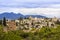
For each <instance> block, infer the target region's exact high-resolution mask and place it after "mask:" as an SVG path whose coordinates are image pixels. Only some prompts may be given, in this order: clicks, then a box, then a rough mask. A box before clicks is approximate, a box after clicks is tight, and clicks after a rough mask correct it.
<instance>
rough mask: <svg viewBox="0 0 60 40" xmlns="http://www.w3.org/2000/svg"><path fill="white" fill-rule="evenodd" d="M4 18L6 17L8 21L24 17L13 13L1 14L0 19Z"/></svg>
mask: <svg viewBox="0 0 60 40" xmlns="http://www.w3.org/2000/svg"><path fill="white" fill-rule="evenodd" d="M3 17H6V19H18V18H20V17H24V16H23V15H22V14H20V13H18V14H16V13H13V12H10V13H8V12H4V13H1V14H0V19H2V18H3Z"/></svg>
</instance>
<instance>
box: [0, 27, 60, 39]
mask: <svg viewBox="0 0 60 40" xmlns="http://www.w3.org/2000/svg"><path fill="white" fill-rule="evenodd" d="M0 40H60V26H58V27H57V28H48V27H43V28H41V29H40V30H38V31H36V32H34V33H32V32H23V31H22V30H16V31H8V32H3V31H2V26H0Z"/></svg>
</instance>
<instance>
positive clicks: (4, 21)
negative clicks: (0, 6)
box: [3, 17, 6, 26]
mask: <svg viewBox="0 0 60 40" xmlns="http://www.w3.org/2000/svg"><path fill="white" fill-rule="evenodd" d="M3 25H4V26H6V18H5V17H4V18H3Z"/></svg>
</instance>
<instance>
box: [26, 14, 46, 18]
mask: <svg viewBox="0 0 60 40" xmlns="http://www.w3.org/2000/svg"><path fill="white" fill-rule="evenodd" d="M29 16H32V17H33V18H34V17H37V18H47V17H46V16H42V15H26V16H25V17H29Z"/></svg>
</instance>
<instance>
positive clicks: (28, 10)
mask: <svg viewBox="0 0 60 40" xmlns="http://www.w3.org/2000/svg"><path fill="white" fill-rule="evenodd" d="M2 12H16V13H21V14H23V15H27V14H30V15H32V14H33V15H44V16H48V17H54V16H56V17H60V0H0V13H2Z"/></svg>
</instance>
